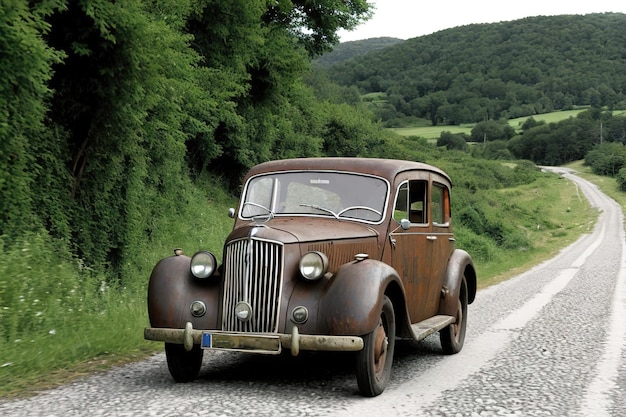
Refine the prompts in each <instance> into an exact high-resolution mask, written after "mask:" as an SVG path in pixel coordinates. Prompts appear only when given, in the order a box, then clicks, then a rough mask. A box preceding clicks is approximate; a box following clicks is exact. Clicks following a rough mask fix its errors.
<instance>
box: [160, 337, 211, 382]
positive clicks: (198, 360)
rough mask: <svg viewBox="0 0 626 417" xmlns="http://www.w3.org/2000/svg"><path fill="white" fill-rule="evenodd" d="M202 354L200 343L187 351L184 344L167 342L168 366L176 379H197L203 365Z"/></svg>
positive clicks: (185, 380) (181, 380)
mask: <svg viewBox="0 0 626 417" xmlns="http://www.w3.org/2000/svg"><path fill="white" fill-rule="evenodd" d="M202 354H203V351H202V349H201V348H200V345H194V346H193V349H191V351H189V352H187V351H186V350H185V347H184V346H183V345H179V344H175V343H166V344H165V357H166V358H167V368H168V369H169V370H170V375H172V378H174V381H176V382H190V381H193V380H194V379H196V378H197V377H198V374H199V373H200V368H201V367H202Z"/></svg>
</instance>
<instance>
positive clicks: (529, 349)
mask: <svg viewBox="0 0 626 417" xmlns="http://www.w3.org/2000/svg"><path fill="white" fill-rule="evenodd" d="M559 173H560V174H562V175H563V176H565V177H566V178H568V179H570V180H572V181H574V182H575V183H577V184H578V186H579V189H580V191H581V195H582V194H584V196H586V197H587V198H588V199H589V200H590V201H591V203H592V204H593V205H594V206H596V207H597V208H598V209H599V210H600V212H601V214H600V218H599V222H598V223H597V225H596V226H595V227H593V228H592V227H590V230H589V233H588V234H586V235H584V236H583V237H582V238H581V239H580V240H578V241H577V242H576V243H574V244H573V245H571V246H570V247H568V248H567V249H565V250H563V251H562V252H561V253H560V254H559V255H558V256H557V257H556V258H554V259H552V260H550V261H548V262H546V263H544V264H542V265H539V266H538V267H535V268H534V269H532V270H530V271H528V272H526V273H524V274H522V275H519V276H517V277H515V278H513V279H511V280H509V281H506V282H504V283H501V284H499V285H496V286H493V287H490V288H488V289H486V290H482V291H480V292H479V293H478V295H477V297H476V302H475V303H474V304H472V305H470V306H469V313H468V316H469V322H468V333H467V338H466V341H465V347H464V348H463V350H462V351H461V352H460V353H459V354H457V355H452V356H444V355H442V354H441V347H440V345H439V341H438V339H437V338H436V337H431V338H428V339H426V340H424V341H422V342H419V343H414V342H399V343H398V345H397V347H396V358H395V362H394V368H393V375H392V383H391V384H390V386H389V387H388V388H387V389H386V391H385V392H384V393H383V394H382V395H381V396H379V397H376V398H369V399H366V398H362V397H360V396H359V395H358V392H357V386H356V381H355V379H354V376H353V360H352V357H351V356H350V355H347V354H314V353H310V354H303V355H301V356H299V357H297V358H292V357H290V356H288V355H284V356H279V357H274V356H271V357H266V356H261V357H259V356H255V355H241V354H233V353H229V352H208V353H207V354H205V363H204V367H203V370H202V372H201V375H200V378H199V379H198V380H197V381H195V382H193V383H189V384H176V383H174V382H173V381H172V380H171V378H170V376H169V373H168V371H167V365H166V364H165V357H164V355H163V354H159V355H156V356H153V357H151V358H150V359H148V360H146V361H143V362H140V363H134V364H130V365H126V366H122V367H119V368H116V369H114V370H112V371H110V372H106V373H100V374H96V375H92V376H90V377H86V378H84V379H81V380H78V381H76V382H73V383H71V384H68V385H66V386H63V387H60V388H57V389H53V390H50V391H46V392H42V393H40V394H39V395H37V396H35V397H32V398H28V399H21V400H11V401H6V400H0V415H1V416H7V417H8V416H59V417H64V416H246V415H247V416H330V415H332V416H360V417H367V416H383V415H394V416H582V417H585V416H594V417H595V416H615V417H617V416H620V417H621V416H624V415H626V350H625V345H626V267H625V266H626V252H625V251H624V245H625V240H624V228H623V215H622V211H621V209H620V207H619V205H617V204H616V203H615V202H614V201H613V200H611V199H609V198H607V197H606V196H605V195H604V194H602V193H601V192H600V191H599V190H598V189H597V188H596V187H595V186H594V185H592V184H590V183H588V182H586V181H584V180H582V179H580V178H579V177H576V176H575V175H573V174H572V173H570V172H567V171H565V170H560V172H559ZM564 215H565V214H564Z"/></svg>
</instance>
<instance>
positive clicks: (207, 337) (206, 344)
mask: <svg viewBox="0 0 626 417" xmlns="http://www.w3.org/2000/svg"><path fill="white" fill-rule="evenodd" d="M211 336H212V335H211V333H202V344H201V346H200V347H202V349H211V348H212V347H213V343H212V342H213V338H212V337H211Z"/></svg>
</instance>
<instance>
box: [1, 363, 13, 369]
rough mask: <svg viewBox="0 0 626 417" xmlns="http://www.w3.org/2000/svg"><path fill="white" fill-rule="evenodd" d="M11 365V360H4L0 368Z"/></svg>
mask: <svg viewBox="0 0 626 417" xmlns="http://www.w3.org/2000/svg"><path fill="white" fill-rule="evenodd" d="M11 365H13V362H6V363H3V364H2V365H0V368H6V367H7V366H11Z"/></svg>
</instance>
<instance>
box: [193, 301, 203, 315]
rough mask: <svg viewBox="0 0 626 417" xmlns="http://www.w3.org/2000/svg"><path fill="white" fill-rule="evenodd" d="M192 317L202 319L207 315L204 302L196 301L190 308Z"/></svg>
mask: <svg viewBox="0 0 626 417" xmlns="http://www.w3.org/2000/svg"><path fill="white" fill-rule="evenodd" d="M190 310H191V315H192V316H194V317H202V316H204V315H205V314H206V304H204V303H203V302H202V301H194V302H193V303H191V306H190Z"/></svg>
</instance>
